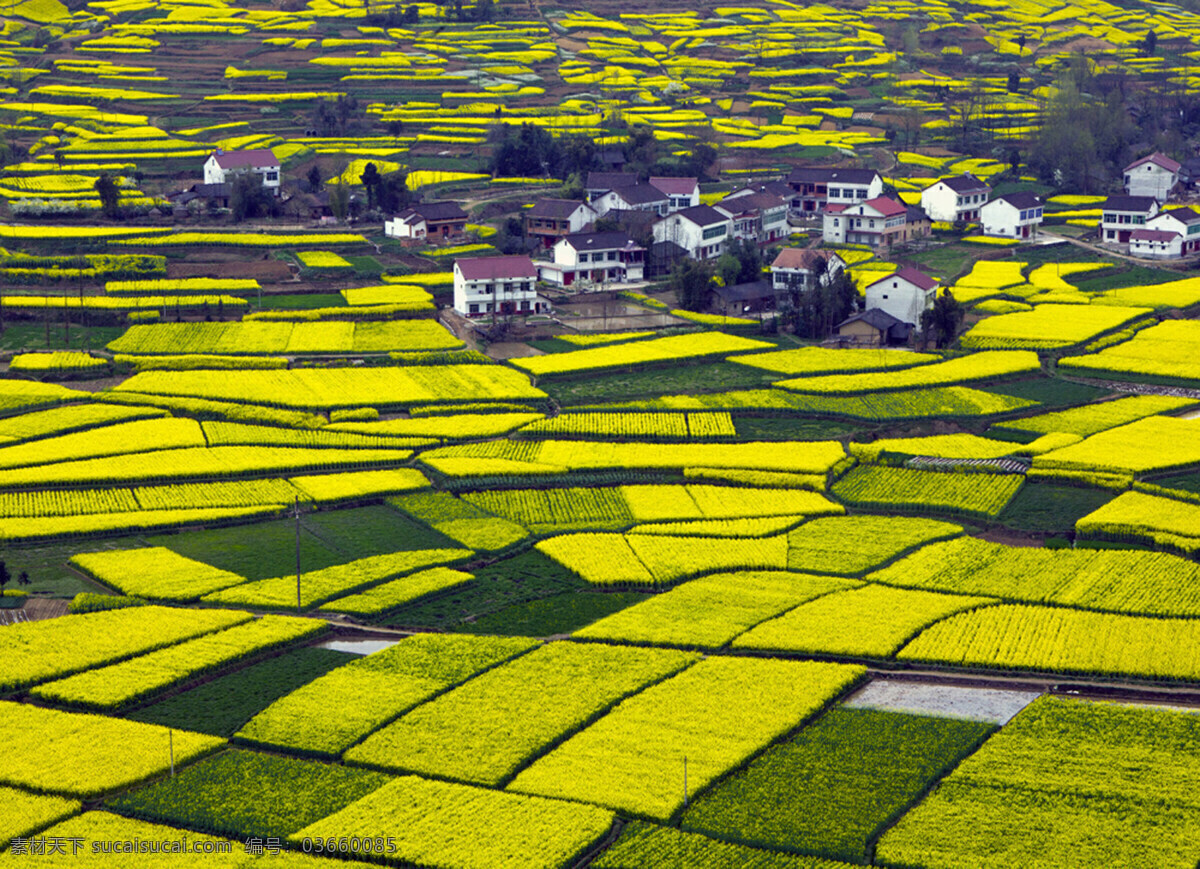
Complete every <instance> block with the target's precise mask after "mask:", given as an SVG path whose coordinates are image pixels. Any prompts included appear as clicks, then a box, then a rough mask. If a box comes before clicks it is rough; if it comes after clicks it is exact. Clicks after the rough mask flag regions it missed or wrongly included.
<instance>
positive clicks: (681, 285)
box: [671, 259, 713, 311]
mask: <svg viewBox="0 0 1200 869" xmlns="http://www.w3.org/2000/svg"><path fill="white" fill-rule="evenodd" d="M712 279H713V273H712V266H711V265H710V264H709V263H707V262H701V261H699V260H693V259H687V260H684V261H683V262H681V263H679V264H678V265H677V266H675V268H674V270H673V271H672V272H671V289H673V290H674V291H675V297H676V298H677V299H678V300H679V307H681V308H683V309H684V310H687V311H703V310H704V309H705V308H707V307H708V294H709V291H710V290H711V289H712Z"/></svg>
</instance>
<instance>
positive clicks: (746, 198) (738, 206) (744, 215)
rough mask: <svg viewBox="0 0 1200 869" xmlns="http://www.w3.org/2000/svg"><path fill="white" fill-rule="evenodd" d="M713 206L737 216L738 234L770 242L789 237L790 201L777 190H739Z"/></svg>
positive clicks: (734, 220)
mask: <svg viewBox="0 0 1200 869" xmlns="http://www.w3.org/2000/svg"><path fill="white" fill-rule="evenodd" d="M713 208H715V209H716V210H717V211H719V212H721V213H722V214H726V215H728V216H729V217H730V219H732V220H733V237H734V238H741V239H746V240H747V241H752V242H754V243H756V244H766V243H768V242H772V241H778V240H779V239H781V238H786V237H787V236H788V234H789V233H790V231H791V230H790V228H789V227H788V222H787V211H788V201H787V200H786V199H783V198H782V197H779V196H776V195H775V194H773V193H757V192H755V191H750V192H748V193H746V192H743V191H738V193H737V195H730V196H726V197H725V198H724V199H722V200H721V201H720V202H718V203H717V204H716V205H714V206H713Z"/></svg>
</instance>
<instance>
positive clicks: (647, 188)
mask: <svg viewBox="0 0 1200 869" xmlns="http://www.w3.org/2000/svg"><path fill="white" fill-rule="evenodd" d="M670 200H671V197H670V196H668V195H667V194H666V193H663V192H662V191H661V190H659V189H658V188H657V187H654V186H653V185H650V184H632V185H630V186H629V187H617V188H615V189H613V190H609V191H607V192H606V193H603V194H601V195H600V196H597V197H596V198H594V199H589V200H588V202H589V203H590V204H591V206H592V208H594V209H595V210H596V214H598V215H599V216H600V217H603V216H604V215H606V214H608V213H609V212H610V211H653V212H654V213H655V214H657V215H658V216H659V217H664V216H666V215H667V213H668V212H669V211H670Z"/></svg>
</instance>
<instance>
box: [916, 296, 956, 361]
mask: <svg viewBox="0 0 1200 869" xmlns="http://www.w3.org/2000/svg"><path fill="white" fill-rule="evenodd" d="M962 321H963V307H962V305H961V304H960V303H959V301H958V299H956V298H954V294H953V293H952V292H950V291H949V290H944V291H943V292H942V294H941V295H940V296H938V297H937V298H936V299H935V300H934V302H933V307H931V308H927V309H925V310H924V311H922V312H921V331H923V332H924V333H925V336H926V339H928V338H929V336H932V337H933V339H934V341H935V343H936V345H937V346H938V347H948V346H949V345H951V344H953V343H954V339H955V338H956V337H958V328H959V326H961V325H962Z"/></svg>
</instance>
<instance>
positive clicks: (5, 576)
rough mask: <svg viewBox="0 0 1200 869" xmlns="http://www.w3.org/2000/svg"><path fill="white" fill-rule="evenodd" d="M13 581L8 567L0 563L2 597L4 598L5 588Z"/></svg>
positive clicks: (0, 591)
mask: <svg viewBox="0 0 1200 869" xmlns="http://www.w3.org/2000/svg"><path fill="white" fill-rule="evenodd" d="M11 579H12V574H11V573H10V572H9V570H8V565H7V564H5V563H4V562H3V561H0V597H4V586H6V585H8V583H9V581H10V580H11Z"/></svg>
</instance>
